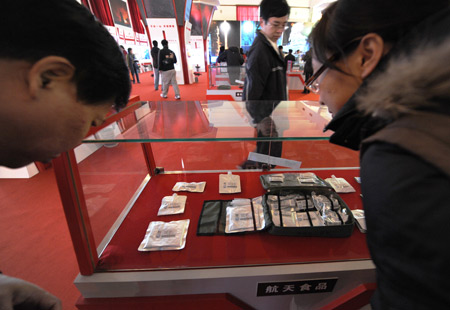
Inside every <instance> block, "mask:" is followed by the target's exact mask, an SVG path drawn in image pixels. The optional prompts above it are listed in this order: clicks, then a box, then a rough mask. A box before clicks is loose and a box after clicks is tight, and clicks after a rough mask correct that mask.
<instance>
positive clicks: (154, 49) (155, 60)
mask: <svg viewBox="0 0 450 310" xmlns="http://www.w3.org/2000/svg"><path fill="white" fill-rule="evenodd" d="M150 53H151V54H152V60H153V68H156V69H158V68H159V64H158V53H159V47H157V46H153V47H152V50H151V52H150Z"/></svg>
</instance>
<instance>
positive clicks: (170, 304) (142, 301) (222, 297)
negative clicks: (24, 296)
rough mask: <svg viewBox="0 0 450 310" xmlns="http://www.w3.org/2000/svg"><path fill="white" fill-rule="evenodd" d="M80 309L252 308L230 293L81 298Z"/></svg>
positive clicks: (222, 309) (217, 309) (233, 309)
mask: <svg viewBox="0 0 450 310" xmlns="http://www.w3.org/2000/svg"><path fill="white" fill-rule="evenodd" d="M76 307H77V308H78V309H80V310H130V309H139V310H161V309H164V310H179V309H183V310H198V309H214V310H252V309H253V308H252V307H250V306H249V305H247V304H245V303H244V302H242V301H241V300H239V299H237V298H236V297H234V296H232V295H230V294H201V295H176V296H157V297H130V298H83V297H80V298H79V299H78V301H77V303H76Z"/></svg>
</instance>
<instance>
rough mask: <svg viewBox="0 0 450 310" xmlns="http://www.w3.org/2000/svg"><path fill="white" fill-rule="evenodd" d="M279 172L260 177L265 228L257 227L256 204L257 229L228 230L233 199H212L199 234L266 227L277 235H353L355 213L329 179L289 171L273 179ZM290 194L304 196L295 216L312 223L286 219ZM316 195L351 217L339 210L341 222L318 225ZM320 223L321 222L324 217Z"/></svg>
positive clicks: (205, 208)
mask: <svg viewBox="0 0 450 310" xmlns="http://www.w3.org/2000/svg"><path fill="white" fill-rule="evenodd" d="M279 175H280V174H266V175H261V176H260V180H261V184H262V186H263V188H264V189H266V190H267V192H266V194H264V196H263V198H262V206H263V213H264V221H265V226H264V229H262V230H256V224H255V211H254V208H253V204H252V216H253V224H254V225H253V226H254V227H253V228H254V229H253V230H249V231H245V232H237V233H236V232H235V233H226V231H225V227H226V216H227V213H226V208H227V206H229V204H230V203H231V200H208V201H205V202H204V203H203V209H202V212H201V214H200V219H199V222H198V227H197V235H199V236H211V235H217V234H221V235H223V234H226V235H235V234H238V235H241V234H244V233H249V232H259V231H263V230H268V232H269V233H270V234H273V235H284V236H301V237H349V236H350V235H351V234H352V232H353V227H354V224H355V219H354V217H353V215H352V212H351V211H350V209H349V208H348V206H347V205H346V204H345V202H344V201H343V200H342V199H341V197H339V195H338V194H337V193H336V192H335V191H334V189H333V188H332V187H331V186H330V185H329V184H328V183H327V182H325V181H324V180H323V179H321V178H319V177H317V176H315V175H314V174H311V173H285V174H282V176H283V180H282V181H279V180H277V181H273V179H276V178H274V176H279ZM289 195H296V196H300V197H304V202H305V203H304V206H303V208H302V210H298V211H296V214H295V218H296V219H298V217H301V218H303V219H307V221H308V222H309V226H304V227H303V226H302V227H298V226H290V225H289V224H291V225H292V223H293V222H291V223H289V221H288V220H287V219H286V218H285V219H284V220H283V216H285V213H284V212H283V211H282V201H283V199H285V198H286V197H288V196H289ZM313 195H320V196H321V197H322V198H323V199H325V200H327V199H328V200H329V204H330V205H331V206H332V209H336V210H337V209H340V210H342V212H343V215H346V216H347V219H346V220H344V219H343V216H341V215H340V214H339V213H336V214H337V218H338V219H339V222H338V223H334V224H333V225H325V226H317V225H314V222H315V221H314V219H317V217H319V216H321V214H320V212H319V210H318V208H317V207H316V205H314V203H312V201H313V199H312V196H313ZM274 197H276V198H274ZM274 203H275V206H276V208H275V209H274V208H271V205H272V206H273V205H274ZM277 209H278V210H277ZM274 211H275V212H274ZM276 211H278V212H276ZM274 216H276V218H275V217H274ZM316 222H318V223H320V219H318V220H317V221H316ZM295 223H297V222H295Z"/></svg>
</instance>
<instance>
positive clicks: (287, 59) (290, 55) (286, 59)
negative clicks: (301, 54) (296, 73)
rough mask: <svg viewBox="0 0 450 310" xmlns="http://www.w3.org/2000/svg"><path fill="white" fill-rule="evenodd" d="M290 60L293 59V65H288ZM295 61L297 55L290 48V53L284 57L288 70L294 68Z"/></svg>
mask: <svg viewBox="0 0 450 310" xmlns="http://www.w3.org/2000/svg"><path fill="white" fill-rule="evenodd" d="M289 61H291V67H289V66H288V65H289ZM294 62H295V56H294V55H292V50H291V49H290V50H289V54H287V55H286V57H284V63H285V66H286V70H292V65H293V64H294Z"/></svg>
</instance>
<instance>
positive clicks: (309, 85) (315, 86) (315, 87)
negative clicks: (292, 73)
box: [305, 37, 363, 94]
mask: <svg viewBox="0 0 450 310" xmlns="http://www.w3.org/2000/svg"><path fill="white" fill-rule="evenodd" d="M362 38H363V37H357V38H355V39H353V40H351V41H350V42H348V43H347V44H345V45H344V48H343V49H342V51H345V50H347V49H348V48H349V47H350V46H351V45H352V44H353V43H356V42H359V41H361V39H362ZM339 56H340V52H336V53H334V54H333V55H331V57H330V58H328V59H327V60H326V61H325V63H324V64H323V65H322V66H321V67H320V68H319V70H317V71H316V73H314V74H313V75H312V76H311V77H310V78H309V79H308V80H307V81H306V82H305V87H306V89H307V90H310V91H312V92H313V93H314V94H317V93H319V86H320V83H319V82H316V80H317V79H318V78H319V76H320V75H322V73H324V72H325V70H326V69H328V68H329V64H330V63H333V62H335V61H336V60H337V59H338V58H339Z"/></svg>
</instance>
